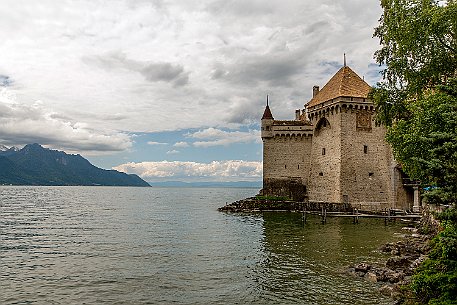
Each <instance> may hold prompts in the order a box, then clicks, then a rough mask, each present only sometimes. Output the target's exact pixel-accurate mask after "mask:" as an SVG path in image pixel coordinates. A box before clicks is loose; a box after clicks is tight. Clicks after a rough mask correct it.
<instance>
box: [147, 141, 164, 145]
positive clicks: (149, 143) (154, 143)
mask: <svg viewBox="0 0 457 305" xmlns="http://www.w3.org/2000/svg"><path fill="white" fill-rule="evenodd" d="M147 143H148V145H168V143H161V142H154V141H149V142H147Z"/></svg>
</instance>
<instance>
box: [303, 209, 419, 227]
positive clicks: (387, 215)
mask: <svg viewBox="0 0 457 305" xmlns="http://www.w3.org/2000/svg"><path fill="white" fill-rule="evenodd" d="M402 212H403V211H402ZM397 213H398V211H393V210H386V211H384V213H383V214H365V213H360V212H359V210H358V209H354V211H353V213H352V214H348V213H344V212H327V210H326V209H324V208H322V211H306V210H302V214H303V221H304V222H306V215H307V214H309V215H318V216H320V217H321V218H322V224H325V223H326V222H327V217H346V218H347V217H350V218H353V219H354V223H359V219H360V218H379V219H384V221H385V222H386V223H387V221H390V220H395V219H405V220H418V219H420V218H421V217H422V216H421V215H420V214H416V213H415V214H402V215H397ZM403 213H404V212H403Z"/></svg>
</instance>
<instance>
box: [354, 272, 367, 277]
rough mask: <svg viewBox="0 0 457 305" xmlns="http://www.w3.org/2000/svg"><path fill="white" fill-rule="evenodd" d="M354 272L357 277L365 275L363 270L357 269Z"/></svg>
mask: <svg viewBox="0 0 457 305" xmlns="http://www.w3.org/2000/svg"><path fill="white" fill-rule="evenodd" d="M355 274H357V276H359V277H364V276H365V272H362V271H357V272H356V273H355Z"/></svg>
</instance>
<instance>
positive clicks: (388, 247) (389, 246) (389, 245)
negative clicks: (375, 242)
mask: <svg viewBox="0 0 457 305" xmlns="http://www.w3.org/2000/svg"><path fill="white" fill-rule="evenodd" d="M394 249H395V245H394V244H393V243H386V244H384V245H382V246H381V248H380V250H381V251H382V252H384V253H388V252H392V250H394Z"/></svg>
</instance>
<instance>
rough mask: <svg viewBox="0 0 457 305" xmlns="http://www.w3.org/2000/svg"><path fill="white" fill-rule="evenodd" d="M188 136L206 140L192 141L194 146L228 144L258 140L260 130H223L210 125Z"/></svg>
mask: <svg viewBox="0 0 457 305" xmlns="http://www.w3.org/2000/svg"><path fill="white" fill-rule="evenodd" d="M188 137H191V138H195V139H199V140H206V141H195V142H193V145H194V146H196V147H210V146H220V145H223V146H228V145H230V144H235V143H250V142H260V132H259V131H258V130H250V131H248V132H243V131H224V130H221V129H216V128H212V127H211V128H207V129H203V130H200V131H197V132H194V133H192V134H188Z"/></svg>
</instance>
